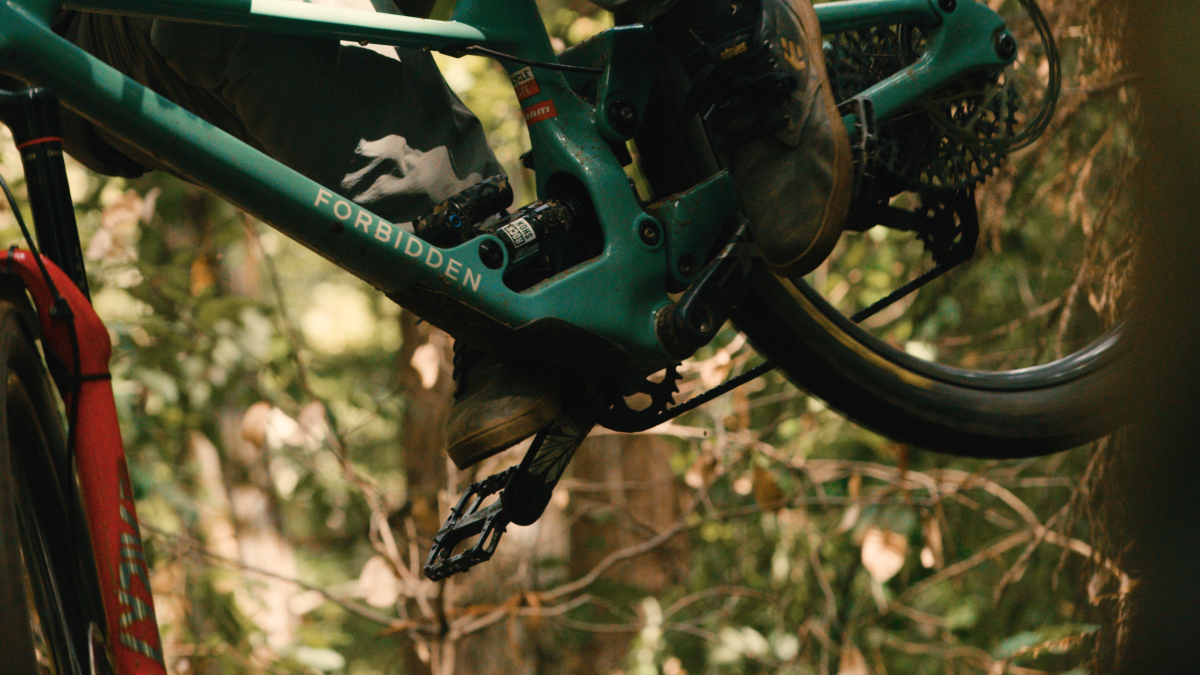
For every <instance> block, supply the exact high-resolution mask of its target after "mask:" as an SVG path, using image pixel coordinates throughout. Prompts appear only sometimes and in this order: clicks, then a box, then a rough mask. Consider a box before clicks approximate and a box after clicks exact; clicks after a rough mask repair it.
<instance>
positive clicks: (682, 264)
mask: <svg viewBox="0 0 1200 675" xmlns="http://www.w3.org/2000/svg"><path fill="white" fill-rule="evenodd" d="M695 273H696V257H695V256H693V255H692V254H691V253H689V254H687V255H685V256H683V257H682V258H680V259H679V275H680V276H682V277H685V278H687V277H691V276H692V275H693V274H695Z"/></svg>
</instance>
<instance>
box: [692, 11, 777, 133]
mask: <svg viewBox="0 0 1200 675" xmlns="http://www.w3.org/2000/svg"><path fill="white" fill-rule="evenodd" d="M693 37H695V39H696V42H697V43H699V47H698V48H697V50H696V52H694V53H693V55H692V58H694V59H696V60H698V61H702V62H705V65H704V66H703V67H702V68H701V69H700V70H699V71H698V72H697V73H696V75H695V77H693V79H692V88H691V90H690V91H689V92H688V95H687V97H686V98H685V99H684V102H683V105H682V106H680V111H679V119H687V118H689V117H691V116H692V115H696V114H699V115H701V117H702V118H704V119H705V120H707V121H708V122H709V123H710V124H711V125H712V126H713V128H714V129H715V130H716V131H717V133H718V134H719V135H720V136H721V141H722V143H723V144H725V145H729V144H734V143H741V142H744V141H747V140H753V139H755V138H760V137H763V136H768V135H770V134H773V133H775V132H776V131H778V130H780V129H782V128H784V127H786V126H787V124H788V120H787V115H786V113H785V112H784V110H783V106H784V104H785V103H786V102H787V99H788V96H789V95H791V93H792V92H793V91H795V90H796V87H797V86H798V85H799V80H798V79H797V78H796V77H794V76H792V75H787V74H784V73H782V72H780V68H778V67H777V63H776V60H775V56H774V54H773V53H772V52H771V48H770V45H769V44H768V43H766V42H760V43H758V44H757V46H755V47H753V48H752V49H751V50H750V51H748V52H745V53H743V54H740V55H738V56H737V57H734V58H732V59H725V60H723V59H722V58H721V54H720V52H719V48H720V47H721V46H722V45H725V44H729V43H730V42H731V41H730V40H723V41H721V42H719V43H709V42H705V41H704V40H703V39H702V38H700V36H698V35H695V34H693ZM735 37H736V38H737V39H745V40H746V41H747V42H750V41H751V40H750V39H749V36H742V35H738V36H735ZM734 41H736V40H734Z"/></svg>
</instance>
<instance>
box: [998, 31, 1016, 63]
mask: <svg viewBox="0 0 1200 675" xmlns="http://www.w3.org/2000/svg"><path fill="white" fill-rule="evenodd" d="M996 54H997V55H998V56H999V57H1000V58H1002V59H1011V58H1012V57H1014V56H1016V55H1017V41H1016V40H1015V39H1013V36H1011V35H1009V34H1008V33H1001V34H1000V35H998V36H996Z"/></svg>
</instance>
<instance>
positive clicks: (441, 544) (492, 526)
mask: <svg viewBox="0 0 1200 675" xmlns="http://www.w3.org/2000/svg"><path fill="white" fill-rule="evenodd" d="M518 468H519V467H515V466H514V467H512V468H510V469H508V470H507V471H502V472H500V473H498V474H494V475H491V476H488V477H487V478H484V479H483V480H481V481H476V482H474V483H471V485H470V487H468V488H467V491H466V492H464V493H463V496H462V497H461V498H459V500H458V504H456V505H455V506H454V508H453V509H450V515H449V516H447V517H446V522H445V524H443V525H442V528H441V529H440V530H438V533H437V535H436V536H434V538H433V548H432V549H430V551H429V557H428V558H427V559H426V560H425V576H427V577H429V579H431V580H433V581H440V580H442V579H445V578H446V577H448V576H450V575H452V574H457V573H459V572H465V571H467V570H469V569H471V568H472V567H474V566H475V565H478V564H479V563H481V562H484V561H485V560H488V559H490V558H491V557H492V554H493V553H495V552H496V545H497V544H499V543H500V536H501V535H503V534H504V531H505V529H507V528H508V524H509V522H511V521H510V520H509V518H508V516H507V515H505V513H504V505H503V504H501V503H500V500H499V499H497V500H496V501H494V502H492V503H491V504H490V505H489V506H488V507H487V508H483V509H481V508H480V507H481V506H482V505H483V502H484V501H485V500H486V499H487V498H488V497H490V496H492V495H494V494H496V493H497V492H499V491H500V490H503V489H504V487H505V486H506V485H508V481H509V479H510V478H512V475H513V474H514V473H516V472H517V469H518ZM475 535H480V536H479V541H477V542H475V545H474V546H472V547H470V548H468V549H467V550H465V551H463V552H462V553H459V554H458V555H453V553H454V548H455V547H456V546H458V545H459V544H461V543H462V542H463V541H464V540H466V539H469V538H471V537H474V536H475Z"/></svg>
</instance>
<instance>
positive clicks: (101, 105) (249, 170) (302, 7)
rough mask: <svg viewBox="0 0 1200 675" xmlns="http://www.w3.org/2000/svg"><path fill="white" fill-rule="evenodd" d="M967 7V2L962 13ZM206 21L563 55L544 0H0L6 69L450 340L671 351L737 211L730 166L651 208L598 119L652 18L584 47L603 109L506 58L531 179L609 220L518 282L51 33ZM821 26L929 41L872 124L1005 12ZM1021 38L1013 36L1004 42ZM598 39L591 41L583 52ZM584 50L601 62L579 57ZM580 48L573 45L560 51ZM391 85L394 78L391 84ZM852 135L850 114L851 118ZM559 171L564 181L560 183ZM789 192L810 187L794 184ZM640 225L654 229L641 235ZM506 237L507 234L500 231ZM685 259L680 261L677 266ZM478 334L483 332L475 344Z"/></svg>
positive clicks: (545, 194)
mask: <svg viewBox="0 0 1200 675" xmlns="http://www.w3.org/2000/svg"><path fill="white" fill-rule="evenodd" d="M956 4H957V6H956ZM63 9H70V10H80V11H96V12H106V13H119V14H129V15H137V16H143V17H155V18H163V19H177V20H182V21H202V22H209V23H220V24H227V25H230V26H241V27H246V28H253V29H259V30H264V31H276V32H285V33H295V34H303V35H311V36H321V37H328V38H336V39H342V40H354V41H360V42H370V43H377V44H385V45H403V46H408V47H422V48H429V49H434V50H440V51H445V52H447V53H451V54H453V53H455V52H456V50H463V49H465V48H470V47H484V48H487V49H491V50H495V51H498V52H503V53H505V54H508V55H512V56H515V57H518V58H521V59H526V60H529V61H534V62H540V63H553V62H556V61H558V58H556V56H555V54H554V52H553V51H552V49H551V47H550V41H549V39H548V37H547V34H546V31H545V29H544V26H543V23H542V20H541V18H540V16H539V14H538V11H537V7H536V4H535V2H534V0H503V1H502V2H498V1H497V0H459V1H458V4H457V7H456V9H455V11H454V14H453V16H452V19H451V20H449V21H431V20H421V19H413V18H406V17H400V16H393V15H385V14H375V13H371V12H358V11H352V10H341V9H335V8H331V7H326V6H320V5H312V4H306V3H302V2H292V1H289V0H72V1H68V2H60V1H56V0H4V1H3V2H2V3H0V72H4V73H8V74H11V75H14V76H16V77H18V78H20V79H22V80H25V81H26V82H29V83H30V84H32V85H36V86H43V87H48V88H50V89H52V90H53V91H55V92H56V93H57V94H58V96H59V97H60V98H61V100H62V101H63V102H64V103H65V104H66V105H68V106H69V107H71V108H72V109H74V110H76V111H78V112H80V113H81V114H83V115H84V116H86V117H88V118H90V119H91V120H93V121H94V122H96V123H97V124H98V125H100V126H102V127H104V128H106V129H108V130H110V131H111V132H112V133H114V134H116V135H117V136H119V137H121V138H123V139H125V140H126V141H127V142H129V143H131V144H133V145H134V146H136V147H139V148H141V149H143V150H145V151H146V152H148V153H150V154H151V155H153V156H154V157H156V158H157V159H158V160H159V162H161V163H162V164H163V165H165V166H166V167H169V168H170V169H172V170H173V171H174V172H176V173H177V174H179V175H181V176H186V177H188V178H189V179H190V180H192V181H194V182H196V183H198V184H200V185H202V186H204V187H206V188H208V189H210V190H212V191H213V192H215V193H217V194H219V195H221V196H222V197H224V198H225V199H227V200H229V201H230V202H232V203H234V204H236V205H237V206H239V207H241V208H243V209H245V210H246V211H248V212H250V213H252V214H253V215H255V216H256V217H258V218H260V219H262V220H263V221H265V222H267V223H269V224H271V225H272V226H274V227H276V228H278V229H279V230H280V231H282V232H284V233H285V234H287V235H288V236H290V237H292V238H294V239H296V240H298V241H300V242H302V243H303V244H305V245H306V246H308V247H309V248H311V249H312V250H314V251H316V252H318V253H320V254H321V255H322V256H324V257H326V258H328V259H329V260H331V261H332V262H334V263H335V264H336V265H338V266H340V267H342V268H344V269H346V270H348V271H349V272H351V273H353V274H354V275H356V276H358V277H360V278H362V279H364V280H366V281H367V282H369V283H371V284H372V285H373V286H375V287H376V288H378V289H380V290H381V291H383V292H385V293H387V294H388V295H389V296H390V297H392V298H394V299H395V300H397V301H398V302H399V303H400V304H402V305H404V306H405V307H407V308H409V309H412V310H414V311H416V312H417V313H418V314H420V315H421V316H423V317H424V318H425V319H426V320H428V321H430V322H431V323H433V324H434V325H437V326H439V327H441V328H444V329H446V330H447V331H448V332H450V333H451V334H454V335H456V336H457V337H460V338H463V337H472V336H474V338H475V339H476V341H486V342H488V343H490V344H493V345H494V346H495V347H496V348H498V349H501V350H508V351H520V352H522V353H525V354H548V355H550V356H549V357H548V358H550V359H551V360H553V358H554V357H553V355H554V354H556V353H561V352H562V349H561V346H559V345H561V344H562V343H563V342H564V341H565V340H564V339H565V338H569V339H573V341H574V343H575V344H576V345H578V347H577V348H574V349H572V350H571V354H572V355H573V356H574V357H575V358H579V357H580V355H581V353H584V354H594V355H595V356H593V357H592V358H594V359H595V360H596V361H597V362H598V363H603V364H606V365H609V366H620V367H625V368H630V369H632V370H637V371H643V372H650V371H653V370H657V369H658V368H661V367H663V366H665V365H668V364H670V363H674V362H676V361H677V360H678V358H676V357H672V356H671V355H670V353H669V350H668V349H666V348H665V347H664V345H663V343H662V341H661V339H660V336H659V335H658V334H657V333H656V327H655V323H656V316H657V315H658V313H659V312H660V311H661V310H663V309H664V308H665V307H668V306H669V305H670V304H671V302H672V300H671V298H670V297H668V289H669V287H671V286H672V285H673V286H674V287H675V288H676V289H677V288H679V287H682V286H684V285H686V284H687V282H688V281H689V280H690V279H689V277H688V276H687V275H685V274H684V273H683V272H681V271H680V269H681V265H680V264H679V263H680V261H681V259H683V258H684V256H688V255H692V256H695V258H696V259H699V260H703V259H704V256H705V255H706V254H707V253H708V252H709V251H710V250H711V248H712V246H713V244H714V243H715V238H716V237H717V234H718V232H719V231H721V229H722V226H723V225H724V224H725V223H726V222H727V221H728V219H729V218H730V217H731V216H732V215H733V214H734V213H735V212H736V206H735V196H734V193H733V188H732V181H731V180H730V178H729V176H728V174H726V173H720V174H717V175H716V176H714V177H713V178H711V179H709V180H708V181H706V182H705V183H702V184H701V185H699V186H697V187H696V188H694V189H692V190H690V191H688V192H686V193H684V194H682V195H677V196H675V197H673V198H670V199H668V200H667V201H666V202H665V203H663V204H660V205H659V207H658V208H655V209H653V213H654V214H655V215H654V216H652V215H651V213H649V212H648V211H647V210H646V209H644V208H643V206H642V205H641V204H640V203H639V201H638V198H637V195H636V193H635V191H634V190H633V189H632V188H631V186H630V182H629V180H628V178H627V177H626V174H625V172H624V170H623V168H622V165H621V163H620V162H619V161H618V159H616V157H615V156H614V154H613V151H612V144H613V143H623V142H624V141H626V140H629V139H630V138H632V135H633V132H632V131H631V130H630V129H624V133H622V132H621V131H618V130H617V129H614V128H613V125H612V124H611V123H610V121H609V119H608V116H607V115H606V114H604V113H603V111H606V110H608V109H609V105H610V104H611V103H612V102H614V101H617V100H620V101H622V102H627V103H628V104H631V105H632V106H633V107H634V109H635V111H636V113H637V116H636V119H641V118H642V115H641V113H643V112H644V107H645V105H646V101H647V97H648V93H649V91H650V89H651V86H652V83H653V77H654V72H655V69H654V68H648V67H646V65H647V64H648V63H656V62H657V60H658V59H661V58H663V57H664V56H665V52H664V51H663V50H662V47H660V46H659V45H658V43H657V42H656V41H655V40H654V38H653V35H652V33H651V32H650V31H649V29H646V28H643V27H640V26H634V27H625V28H618V29H614V30H611V31H608V32H607V33H604V34H602V35H601V36H600V37H599V38H598V39H596V40H593V41H591V44H590V45H589V46H588V47H587V49H583V50H581V53H582V54H583V57H582V58H583V59H584V60H590V61H592V62H593V63H594V64H595V65H596V66H598V68H599V70H600V71H601V72H600V74H599V75H596V76H595V77H596V80H595V86H594V88H593V90H594V91H595V96H594V98H593V101H594V103H589V102H588V101H587V100H585V99H584V98H583V97H581V96H580V95H578V94H577V93H576V91H575V90H574V89H573V88H572V83H575V84H578V82H579V81H580V80H581V79H584V78H581V76H580V75H578V74H575V73H572V74H570V75H568V74H564V73H563V72H561V71H557V70H550V69H546V68H542V67H537V66H534V67H532V68H530V69H528V70H524V67H523V66H520V65H513V64H511V63H505V66H506V67H507V68H509V70H510V72H511V73H514V74H516V73H519V72H521V71H524V73H523V74H521V75H518V76H517V77H519V78H521V79H522V80H527V79H530V78H532V81H533V82H535V83H536V87H533V88H530V87H526V88H525V89H524V92H525V93H526V94H528V92H529V91H531V89H536V92H537V93H536V94H534V95H532V96H529V97H528V98H526V99H525V100H523V101H522V105H523V106H524V110H525V114H526V119H527V121H528V125H529V134H530V140H531V144H532V147H533V159H534V164H535V166H536V167H537V189H538V193H539V196H540V197H541V198H550V197H554V196H556V194H555V191H556V187H555V186H556V185H558V184H559V183H560V182H561V179H562V178H564V177H569V179H570V180H571V181H572V182H573V183H574V184H576V185H582V186H583V188H584V189H585V190H586V191H587V193H588V195H589V196H590V200H591V202H592V204H593V205H594V206H595V208H596V212H597V216H598V219H599V223H600V226H601V228H602V229H603V236H604V248H603V252H602V253H601V254H600V255H599V256H597V257H596V258H593V259H592V260H589V261H587V262H585V263H583V264H581V265H578V266H576V267H575V268H573V269H570V270H568V271H566V272H563V273H561V274H559V275H557V276H555V277H553V278H551V279H549V280H546V281H544V282H542V283H540V284H538V285H536V286H535V287H533V288H530V289H527V290H524V291H521V292H516V291H513V290H511V289H510V288H508V287H507V286H506V285H505V284H504V282H503V281H502V277H503V275H504V271H505V269H506V268H507V266H508V265H509V262H510V261H508V260H507V259H505V260H504V262H503V264H502V265H501V266H500V268H499V269H491V268H489V267H487V266H486V265H485V264H484V263H483V261H482V260H481V258H480V254H479V249H480V245H481V243H482V242H484V241H486V240H489V239H492V240H494V239H495V237H493V236H491V235H488V236H485V237H483V238H480V239H475V240H472V241H470V242H468V243H466V244H462V245H460V246H457V247H453V248H439V247H436V246H432V245H430V244H429V243H428V242H425V241H422V240H421V239H419V238H417V237H415V236H414V235H412V234H411V233H409V232H408V231H407V230H406V229H405V228H402V227H401V226H399V225H398V224H396V223H391V222H388V221H386V220H384V219H383V218H380V217H379V216H378V215H376V214H374V213H371V212H369V211H367V210H366V209H363V208H362V207H360V206H358V205H356V204H354V203H353V202H351V201H350V200H349V199H346V198H344V197H342V196H341V195H338V194H337V193H336V192H335V191H334V190H332V189H330V188H328V187H325V186H321V185H318V184H316V183H314V182H313V181H311V180H308V179H307V178H305V177H303V176H301V175H300V174H298V173H296V172H295V171H292V170H291V169H288V168H287V167H285V166H283V165H281V164H279V163H278V162H276V161H274V160H272V159H271V158H269V157H267V156H265V155H263V154H262V153H260V152H258V151H256V150H254V149H252V148H250V147H248V146H246V145H245V144H243V143H241V142H239V141H238V140H236V139H234V138H233V137H231V136H229V135H228V134H226V133H224V132H222V131H220V130H218V129H216V128H214V127H213V126H211V125H209V124H207V123H206V122H204V121H203V120H201V119H200V118H198V117H196V116H195V115H192V114H191V113H189V112H187V111H185V110H183V109H181V108H180V107H179V106H177V105H175V104H174V103H172V102H170V101H168V100H166V99H164V98H162V97H160V96H158V95H157V94H155V93H153V92H151V91H149V90H148V89H146V88H144V87H142V86H140V85H138V84H137V83H135V82H133V81H132V80H130V79H128V78H126V77H125V76H123V75H122V74H121V73H119V72H117V71H116V70H114V69H112V68H110V67H109V66H107V65H105V64H104V63H102V62H100V61H99V60H97V59H95V58H93V57H92V56H90V55H88V54H86V53H85V52H83V51H82V50H80V49H79V48H77V47H75V46H74V45H72V44H70V43H69V42H67V41H66V40H64V39H62V38H61V37H59V36H57V35H55V34H54V33H53V32H52V31H51V30H50V28H49V25H50V23H51V21H52V20H53V19H54V17H55V16H56V14H57V13H58V12H59V11H61V10H63ZM817 11H818V15H819V16H820V19H821V23H822V26H823V28H824V30H825V31H826V32H837V31H847V30H853V29H860V28H867V27H871V26H876V25H889V24H896V23H905V24H914V25H918V26H922V27H925V28H927V29H928V34H929V36H930V39H929V43H928V46H927V50H926V53H925V55H924V56H923V58H921V59H920V60H919V61H918V62H917V63H916V64H914V65H913V66H911V67H909V68H907V69H906V70H904V71H903V72H901V73H899V74H897V75H895V76H893V77H891V78H890V79H888V80H887V81H885V82H882V83H880V84H879V85H877V86H875V87H873V88H872V89H870V90H869V91H867V92H864V94H863V96H865V97H867V98H869V99H871V101H872V103H873V107H874V110H875V114H876V118H877V120H880V121H882V120H886V119H887V118H888V117H891V116H893V115H894V114H895V113H896V112H897V111H900V110H902V109H903V108H904V107H905V106H906V105H909V104H910V103H911V102H912V101H914V100H915V99H916V98H918V97H920V96H922V95H924V94H926V93H929V92H931V91H933V90H935V89H937V88H938V87H940V86H942V85H944V84H945V83H947V82H950V81H952V80H954V79H956V78H959V77H961V76H962V75H964V74H966V73H969V72H972V71H978V70H981V69H989V68H998V67H1003V66H1005V65H1007V64H1008V63H1010V62H1011V60H1012V56H1011V55H1009V56H1008V57H1007V58H1006V57H1004V56H1001V53H1002V52H1003V51H1004V50H1002V49H999V48H998V47H997V45H999V44H1000V39H1001V38H1002V36H1005V35H1008V33H1007V29H1006V28H1005V25H1004V23H1003V21H1002V20H1001V19H1000V17H999V16H997V15H996V14H995V13H993V12H991V11H990V10H988V9H987V7H986V6H985V5H983V4H979V3H977V2H974V1H973V0H959V1H958V2H957V3H956V2H954V1H953V0H852V1H849V2H838V3H828V4H822V5H818V7H817ZM1009 39H1011V36H1009ZM589 50H590V51H589ZM588 54H591V57H594V58H591V57H588V56H587V55H588ZM567 58H570V57H569V56H566V55H565V56H564V59H567ZM381 86H386V85H381ZM845 121H846V124H847V125H848V126H849V127H851V128H853V126H854V124H855V120H854V118H853V117H852V116H850V117H847V119H846V120H845ZM556 181H558V182H556ZM797 189H803V187H802V186H797ZM646 232H653V233H658V234H659V235H661V236H645V234H646ZM496 243H499V242H498V241H497V242H496ZM683 267H686V266H683ZM479 336H484V337H482V338H480V337H479Z"/></svg>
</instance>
